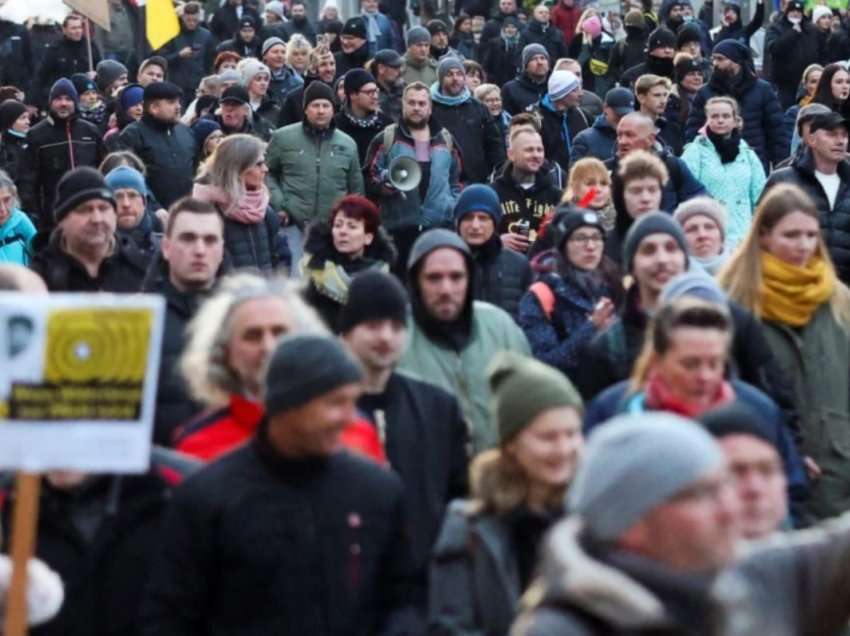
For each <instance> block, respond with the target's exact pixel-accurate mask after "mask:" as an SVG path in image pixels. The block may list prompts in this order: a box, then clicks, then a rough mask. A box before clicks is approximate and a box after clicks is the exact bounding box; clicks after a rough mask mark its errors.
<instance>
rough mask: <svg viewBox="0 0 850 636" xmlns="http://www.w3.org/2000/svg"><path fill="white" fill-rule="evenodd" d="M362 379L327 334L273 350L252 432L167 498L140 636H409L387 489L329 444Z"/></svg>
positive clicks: (401, 532)
mask: <svg viewBox="0 0 850 636" xmlns="http://www.w3.org/2000/svg"><path fill="white" fill-rule="evenodd" d="M362 379H363V376H362V371H361V369H360V367H359V365H358V364H357V363H356V362H355V361H354V360H353V359H352V358H351V356H349V355H348V354H347V353H346V352H345V351H344V349H343V348H342V346H341V345H340V344H339V343H337V342H336V341H335V340H332V339H329V338H326V337H322V336H314V335H303V334H302V335H292V336H287V337H285V338H284V339H283V340H282V341H281V342H280V344H278V345H277V348H276V350H275V351H274V353H273V354H272V356H271V359H270V361H269V366H268V371H267V374H266V381H265V410H266V419H265V420H263V421H262V422H261V423H260V425H259V428H258V430H257V433H256V435H255V437H254V438H253V439H252V440H251V441H250V442H249V443H248V444H246V445H245V446H243V447H242V448H240V449H238V450H236V451H233V452H232V453H230V454H228V455H227V456H226V457H223V458H221V459H219V460H218V461H216V462H214V463H212V464H209V465H208V466H206V467H204V468H203V469H201V471H199V472H198V473H196V474H195V475H193V476H192V477H190V478H189V479H187V480H186V481H185V482H183V484H182V485H181V486H180V487H178V488H177V490H176V491H175V493H174V496H173V498H172V505H171V506H170V507H169V509H168V511H167V512H166V515H165V520H164V523H163V535H162V541H161V543H162V549H161V550H160V553H159V555H158V558H157V559H156V561H155V565H154V571H153V575H152V577H151V582H150V585H149V587H148V595H147V598H146V601H145V602H144V603H143V607H142V611H141V615H140V619H139V624H140V628H141V633H142V634H147V635H150V636H153V635H157V636H159V635H161V634H174V635H177V634H186V635H189V634H213V633H214V634H218V635H219V636H228V635H231V634H232V635H236V634H239V635H240V636H246V635H251V634H255V635H257V636H260V635H263V636H265V635H268V634H281V635H286V634H292V635H293V636H295V635H299V636H300V635H303V634H326V635H328V636H337V635H338V636H342V635H351V636H355V635H356V636H367V635H371V634H378V633H384V632H386V633H421V631H420V630H421V629H422V625H421V617H420V616H419V615H418V614H417V611H416V606H417V604H420V603H421V602H422V600H423V599H422V598H421V597H422V589H421V586H420V585H419V584H418V582H417V581H416V577H415V575H414V572H413V562H412V556H411V553H410V544H409V542H408V540H407V533H406V530H407V525H406V521H405V516H404V505H405V504H404V497H403V487H402V484H401V481H400V480H399V478H398V477H397V476H396V475H395V474H394V473H393V472H392V471H388V470H386V469H385V468H384V467H382V466H379V465H377V464H375V463H373V462H372V461H370V460H368V459H365V458H359V457H356V456H354V455H352V454H350V453H349V452H347V451H343V450H339V447H338V443H339V435H340V432H341V431H342V429H343V428H344V427H345V426H346V425H347V424H348V423H349V422H351V421H352V420H353V418H354V414H355V407H356V402H357V399H358V398H359V397H360V393H361V389H360V382H361V381H362ZM394 630H395V631H394Z"/></svg>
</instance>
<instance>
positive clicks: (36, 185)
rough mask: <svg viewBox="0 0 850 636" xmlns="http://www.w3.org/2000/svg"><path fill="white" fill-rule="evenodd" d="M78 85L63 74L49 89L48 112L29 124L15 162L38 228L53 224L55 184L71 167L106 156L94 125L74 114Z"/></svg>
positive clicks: (24, 198)
mask: <svg viewBox="0 0 850 636" xmlns="http://www.w3.org/2000/svg"><path fill="white" fill-rule="evenodd" d="M78 106H79V98H78V95H77V89H75V88H74V85H73V84H72V83H71V81H70V80H68V79H65V78H64V77H63V78H61V79H59V80H57V81H56V83H54V84H53V87H52V88H51V89H50V111H49V114H48V116H47V117H46V118H45V119H43V120H42V121H40V122H39V123H38V124H36V125H35V126H33V127H32V128H30V130H29V132H28V133H27V141H26V143H27V148H26V150H25V151H24V154H23V156H22V158H21V163H20V165H19V166H18V170H19V177H18V178H19V181H18V188H19V190H20V193H21V201H22V202H23V209H24V210H26V211H27V213H29V214H30V216H32V217H34V218H35V219H36V220H37V224H38V226H39V229H40V230H43V231H45V232H47V231H49V230H50V229H51V228H52V227H53V212H52V206H53V198H54V194H55V192H56V184H57V183H59V180H60V179H61V178H62V176H63V175H64V174H65V173H66V172H67V171H68V170H70V169H71V168H74V167H78V166H92V167H94V166H97V165H99V164H100V162H101V161H102V160H103V158H104V156H106V149H105V148H104V145H103V140H102V139H101V137H100V134H99V133H98V130H97V127H96V126H95V125H94V124H91V123H89V122H87V121H85V120H84V119H82V118H81V117H78V116H77V109H78Z"/></svg>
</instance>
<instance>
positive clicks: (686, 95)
mask: <svg viewBox="0 0 850 636" xmlns="http://www.w3.org/2000/svg"><path fill="white" fill-rule="evenodd" d="M673 64H674V67H675V75H674V78H675V83H674V84H673V88H672V89H671V90H670V97H669V99H668V100H667V109H666V110H665V111H664V117H665V118H666V119H667V121H670V122H674V123H676V124H677V125H678V127H679V130H680V131H684V130H685V128H686V126H687V123H688V115H690V112H691V105H692V104H693V102H694V98H695V97H696V95H697V93H698V92H699V90H700V89H701V88H702V87H703V85H704V84H705V78H706V73H705V71H704V70H703V68H702V66H701V65H700V63H699V62H697V61H696V59H694V58H693V57H691V56H690V55H689V54H688V53H677V54H676V57H674V58H673ZM682 134H684V132H683V133H682Z"/></svg>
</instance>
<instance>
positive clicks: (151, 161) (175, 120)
mask: <svg viewBox="0 0 850 636" xmlns="http://www.w3.org/2000/svg"><path fill="white" fill-rule="evenodd" d="M180 96H181V93H180V89H179V88H178V87H177V86H175V85H174V84H172V83H170V82H154V83H153V84H149V85H148V86H146V87H145V93H144V109H145V112H144V115H142V118H141V119H140V120H139V121H136V122H133V123H132V124H130V125H129V126H127V127H126V128H125V129H124V130H123V131H121V136H120V137H119V140H120V143H121V146H122V147H124V148H126V149H127V150H132V151H133V152H134V153H136V155H138V157H139V158H140V159H141V160H142V161H143V162H144V163H145V166H146V167H147V169H148V174H147V182H148V185H149V186H150V189H151V190H152V191H153V194H154V196H155V197H156V200H157V201H159V202H160V203H161V204H162V205H163V206H165V207H168V206H169V205H171V204H172V203H174V202H175V201H176V200H177V199H179V198H180V197H182V196H186V195H187V194H189V193H190V192H191V191H192V176H193V175H194V174H195V157H196V155H197V147H196V146H197V143H196V141H195V135H193V134H192V130H191V129H190V128H189V127H188V126H186V125H185V124H182V123H180Z"/></svg>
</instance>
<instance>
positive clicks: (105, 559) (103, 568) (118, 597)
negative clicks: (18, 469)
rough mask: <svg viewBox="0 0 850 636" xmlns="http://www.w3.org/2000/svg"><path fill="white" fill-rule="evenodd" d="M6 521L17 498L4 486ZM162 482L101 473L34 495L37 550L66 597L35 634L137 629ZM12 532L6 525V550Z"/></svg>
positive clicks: (105, 635) (92, 635)
mask: <svg viewBox="0 0 850 636" xmlns="http://www.w3.org/2000/svg"><path fill="white" fill-rule="evenodd" d="M5 495H6V496H5V497H4V502H3V508H2V522H3V527H5V528H11V527H12V518H13V514H14V510H15V505H16V503H17V496H16V494H15V493H14V492H12V493H5ZM167 499H168V492H167V489H166V486H165V484H164V483H163V482H162V481H161V480H160V479H159V478H157V477H154V476H152V475H140V476H129V475H126V476H125V475H98V476H94V477H90V478H89V481H88V482H87V483H85V484H83V485H82V486H80V487H79V488H75V489H73V490H71V491H64V490H59V489H56V488H53V487H52V486H51V485H50V484H49V483H48V482H47V480H46V479H44V480H43V483H42V486H41V494H40V497H39V514H38V525H37V527H36V535H35V555H34V556H36V557H38V558H39V559H41V560H43V561H44V562H45V563H46V564H47V565H48V566H50V567H51V568H52V569H53V570H55V571H56V573H57V574H59V576H60V577H61V578H62V583H63V586H64V588H65V599H64V602H63V603H62V607H61V609H60V611H59V613H58V614H57V615H56V617H55V618H53V619H51V620H50V621H48V622H47V623H44V624H43V625H41V626H39V627H32V628H30V630H29V633H30V634H32V636H125V635H126V636H137V635H138V634H141V633H142V632H141V625H140V624H139V622H138V616H137V613H138V610H139V606H140V603H141V600H142V597H143V594H144V590H145V586H146V584H147V581H148V578H149V574H150V570H151V558H150V557H151V555H152V554H153V553H154V552H155V550H156V549H157V548H158V546H159V545H160V542H161V539H162V537H161V535H160V528H161V525H160V523H161V517H162V513H163V510H164V509H165V505H166V502H167ZM11 536H12V534H11V533H10V532H6V533H4V540H3V551H4V552H8V551H9V539H10V538H11Z"/></svg>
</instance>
